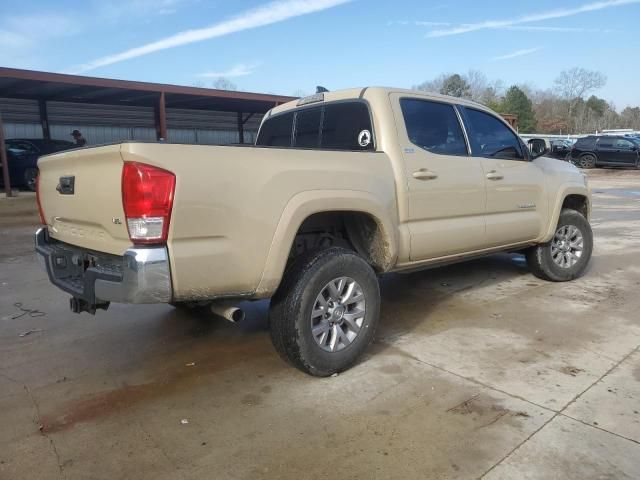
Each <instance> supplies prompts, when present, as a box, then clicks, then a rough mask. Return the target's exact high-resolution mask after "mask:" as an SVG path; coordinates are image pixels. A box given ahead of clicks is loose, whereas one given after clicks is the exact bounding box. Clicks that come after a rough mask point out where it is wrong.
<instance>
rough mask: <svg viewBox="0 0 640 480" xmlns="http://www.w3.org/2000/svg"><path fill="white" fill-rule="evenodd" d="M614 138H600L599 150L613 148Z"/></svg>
mask: <svg viewBox="0 0 640 480" xmlns="http://www.w3.org/2000/svg"><path fill="white" fill-rule="evenodd" d="M613 140H614V139H613V138H610V137H600V138H599V139H598V148H599V149H603V148H613Z"/></svg>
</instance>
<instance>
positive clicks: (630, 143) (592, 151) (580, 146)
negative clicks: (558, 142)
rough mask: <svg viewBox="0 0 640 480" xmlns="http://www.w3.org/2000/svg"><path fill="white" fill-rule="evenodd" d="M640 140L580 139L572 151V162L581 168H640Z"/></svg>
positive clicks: (603, 137)
mask: <svg viewBox="0 0 640 480" xmlns="http://www.w3.org/2000/svg"><path fill="white" fill-rule="evenodd" d="M639 152H640V140H637V139H634V138H632V137H623V136H614V135H603V136H596V135H589V136H588V137H583V138H579V139H578V141H577V142H576V143H575V145H574V146H573V149H571V161H572V162H573V163H574V164H575V165H577V166H578V167H580V168H594V167H604V166H611V167H632V168H640V153H639Z"/></svg>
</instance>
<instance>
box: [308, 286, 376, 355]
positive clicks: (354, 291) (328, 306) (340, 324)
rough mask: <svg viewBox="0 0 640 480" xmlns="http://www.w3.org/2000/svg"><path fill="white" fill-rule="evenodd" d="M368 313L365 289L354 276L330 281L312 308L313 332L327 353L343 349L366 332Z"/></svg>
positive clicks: (314, 337)
mask: <svg viewBox="0 0 640 480" xmlns="http://www.w3.org/2000/svg"><path fill="white" fill-rule="evenodd" d="M365 312H366V300H365V295H364V291H363V290H362V287H361V286H360V284H358V282H356V281H355V280H354V279H353V278H351V277H338V278H335V279H333V280H331V281H330V282H329V283H327V284H326V285H325V286H324V287H323V288H322V290H320V293H318V295H317V296H316V300H315V302H314V304H313V309H312V310H311V334H312V336H313V339H314V340H315V342H316V344H317V345H318V346H319V347H320V348H322V349H323V350H325V351H327V352H339V351H340V350H343V349H345V348H347V347H348V346H349V345H351V344H352V343H353V341H354V340H355V339H356V338H357V337H358V335H359V334H360V332H361V331H362V326H363V323H364V317H365Z"/></svg>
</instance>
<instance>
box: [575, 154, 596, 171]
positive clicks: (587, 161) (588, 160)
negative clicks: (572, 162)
mask: <svg viewBox="0 0 640 480" xmlns="http://www.w3.org/2000/svg"><path fill="white" fill-rule="evenodd" d="M596 161H597V159H596V156H595V155H592V154H590V153H587V154H585V155H582V156H581V157H580V158H578V161H577V164H578V167H580V168H596Z"/></svg>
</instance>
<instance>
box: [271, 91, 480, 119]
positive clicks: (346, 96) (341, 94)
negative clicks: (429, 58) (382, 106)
mask: <svg viewBox="0 0 640 480" xmlns="http://www.w3.org/2000/svg"><path fill="white" fill-rule="evenodd" d="M392 93H398V94H406V95H408V96H412V97H423V98H425V99H430V100H438V101H441V102H446V103H455V104H458V105H466V106H469V107H473V108H477V109H480V110H487V111H489V109H488V108H487V107H485V106H484V105H481V104H479V103H476V102H473V101H471V100H468V99H465V98H459V97H451V96H449V95H441V94H439V93H434V92H424V91H421V90H411V89H403V88H393V87H358V88H347V89H343V90H335V91H331V92H321V93H315V94H313V95H309V96H307V97H302V98H299V99H297V100H292V101H290V102H287V103H283V104H282V105H278V106H277V107H274V108H272V109H271V110H270V111H269V112H267V115H266V116H267V117H269V116H271V115H276V114H279V113H283V112H286V111H289V110H293V109H296V108H299V107H303V106H306V105H314V104H319V103H322V102H335V101H344V100H359V99H360V100H361V99H365V100H366V99H367V97H369V96H375V95H380V94H382V95H385V94H386V95H388V94H392Z"/></svg>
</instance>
